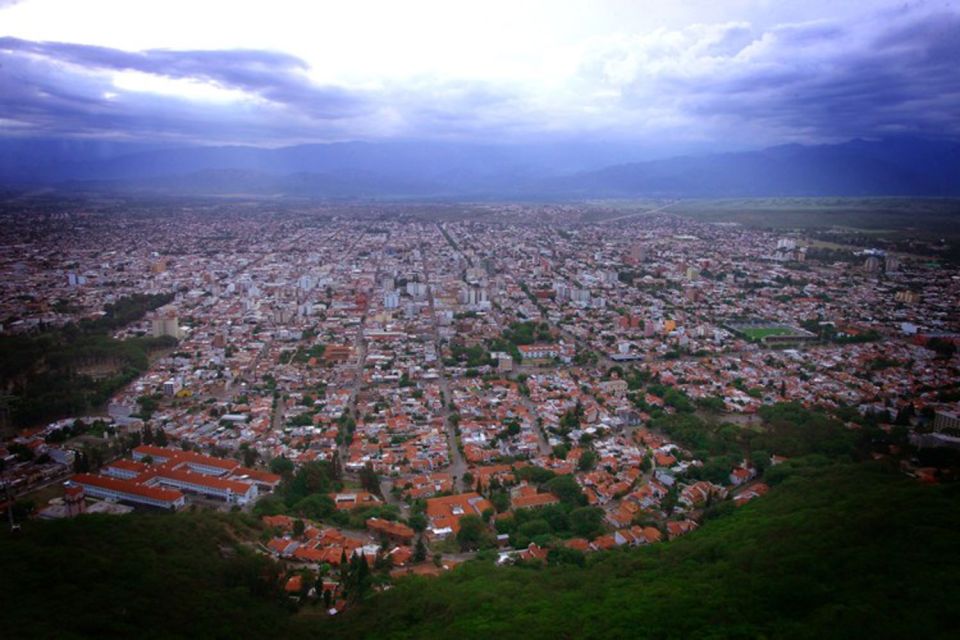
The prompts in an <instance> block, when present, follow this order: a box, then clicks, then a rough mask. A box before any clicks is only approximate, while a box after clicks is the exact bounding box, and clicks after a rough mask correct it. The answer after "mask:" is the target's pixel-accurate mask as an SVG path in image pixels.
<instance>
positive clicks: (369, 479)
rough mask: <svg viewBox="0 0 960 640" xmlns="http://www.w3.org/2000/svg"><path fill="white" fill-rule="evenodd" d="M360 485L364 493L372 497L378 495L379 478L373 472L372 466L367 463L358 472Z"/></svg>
mask: <svg viewBox="0 0 960 640" xmlns="http://www.w3.org/2000/svg"><path fill="white" fill-rule="evenodd" d="M360 485H361V486H362V487H363V488H364V490H365V491H369V492H370V493H372V494H374V495H380V477H379V476H377V472H376V471H374V470H373V465H372V464H370V463H369V462H368V463H367V464H365V465H364V466H363V469H361V470H360Z"/></svg>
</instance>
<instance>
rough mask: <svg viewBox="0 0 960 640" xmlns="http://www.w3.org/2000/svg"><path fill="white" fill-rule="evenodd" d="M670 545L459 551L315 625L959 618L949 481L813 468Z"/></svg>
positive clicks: (383, 627) (530, 626) (869, 633)
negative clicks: (525, 558)
mask: <svg viewBox="0 0 960 640" xmlns="http://www.w3.org/2000/svg"><path fill="white" fill-rule="evenodd" d="M807 473H809V474H812V475H810V476H808V477H794V478H790V479H788V480H787V481H786V482H784V483H783V484H782V485H780V486H779V487H777V488H776V489H775V490H774V491H772V492H771V494H769V495H768V496H767V497H765V498H763V499H760V500H756V501H754V502H752V503H749V504H748V505H746V506H744V507H742V508H740V509H738V510H737V511H736V512H735V513H734V514H731V515H728V516H723V517H720V518H717V519H715V520H712V521H710V522H708V523H706V524H705V525H704V526H703V527H702V528H701V529H700V530H699V531H697V532H694V533H693V534H690V535H688V536H686V537H684V538H681V539H679V540H676V541H674V542H670V543H667V544H660V545H654V546H652V547H649V548H646V549H641V550H622V551H617V552H611V553H609V554H604V555H602V556H597V557H595V558H594V559H593V560H592V561H591V562H590V563H589V564H588V566H587V567H586V568H583V569H581V568H578V567H572V566H561V567H512V568H496V567H494V566H492V565H481V564H479V563H471V564H468V565H466V566H464V567H462V568H460V569H458V570H456V571H454V572H453V573H452V574H448V575H446V576H444V577H442V578H439V579H434V580H429V579H423V578H418V579H411V580H408V581H405V582H402V583H400V584H399V585H398V586H397V587H396V588H394V589H392V590H390V591H389V592H386V593H384V594H381V595H378V596H376V597H374V598H373V599H371V600H370V601H369V602H367V603H365V604H364V606H362V607H360V608H357V609H354V610H352V611H349V612H347V613H345V614H344V615H343V616H341V617H340V618H339V619H337V620H335V621H332V622H330V623H328V624H324V625H323V626H322V632H323V634H324V637H334V638H524V639H526V640H533V639H535V638H551V639H552V638H603V639H609V638H731V637H743V638H758V637H767V638H854V637H857V638H907V637H923V638H935V637H955V636H953V633H954V632H955V631H956V630H957V629H958V628H960V610H958V609H957V607H956V606H955V603H956V601H957V597H958V596H960V552H958V550H957V547H956V541H957V540H958V539H960V537H958V536H960V511H958V509H957V507H958V506H960V491H958V489H960V487H956V486H950V487H927V486H921V485H919V484H917V483H916V482H914V481H911V480H908V479H906V478H905V477H903V476H902V475H901V474H899V473H897V472H896V471H892V470H887V471H882V470H880V469H879V468H877V467H874V466H872V465H870V466H863V465H859V466H841V467H834V468H828V469H821V470H814V471H808V472H807Z"/></svg>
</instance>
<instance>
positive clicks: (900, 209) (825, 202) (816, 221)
mask: <svg viewBox="0 0 960 640" xmlns="http://www.w3.org/2000/svg"><path fill="white" fill-rule="evenodd" d="M669 211H671V212H672V213H676V214H679V215H684V216H688V217H692V218H697V219H700V220H704V221H708V222H737V223H740V224H743V225H746V226H751V227H764V228H776V229H788V228H792V229H816V228H829V227H839V228H846V229H857V230H862V231H872V232H888V233H895V232H896V231H899V230H902V229H910V230H913V231H915V232H916V233H917V234H920V235H931V236H937V237H939V236H941V235H943V234H948V236H952V237H956V236H957V231H956V217H957V214H958V213H960V200H958V199H954V198H740V199H727V200H684V201H682V202H679V203H677V204H676V205H674V206H672V207H671V208H670V209H669Z"/></svg>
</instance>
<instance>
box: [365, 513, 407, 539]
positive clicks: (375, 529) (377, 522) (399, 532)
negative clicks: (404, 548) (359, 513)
mask: <svg viewBox="0 0 960 640" xmlns="http://www.w3.org/2000/svg"><path fill="white" fill-rule="evenodd" d="M367 530H368V531H370V533H372V534H373V535H375V536H382V537H384V538H386V539H387V540H389V541H391V542H393V543H395V544H404V545H409V544H412V543H413V537H414V535H416V533H415V532H414V530H413V529H411V528H410V527H408V526H407V525H405V524H401V523H399V522H391V521H390V520H383V519H382V518H370V519H369V520H367Z"/></svg>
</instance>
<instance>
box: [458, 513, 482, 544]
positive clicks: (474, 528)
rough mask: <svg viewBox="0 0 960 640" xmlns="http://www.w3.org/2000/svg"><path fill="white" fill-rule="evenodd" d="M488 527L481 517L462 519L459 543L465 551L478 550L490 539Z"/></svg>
mask: <svg viewBox="0 0 960 640" xmlns="http://www.w3.org/2000/svg"><path fill="white" fill-rule="evenodd" d="M488 534H489V532H488V531H487V527H486V525H485V524H484V523H483V520H482V519H481V518H480V517H479V516H475V515H466V516H463V517H462V518H460V531H458V532H457V542H459V543H460V548H461V549H462V550H463V551H467V550H470V549H477V548H479V547H480V546H482V545H483V544H484V542H485V539H486V538H487V537H488Z"/></svg>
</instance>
